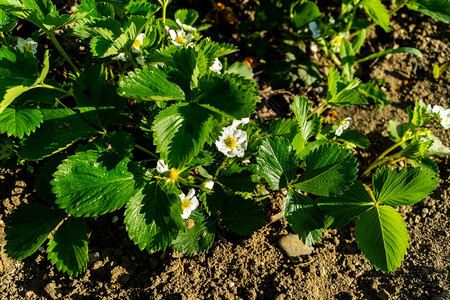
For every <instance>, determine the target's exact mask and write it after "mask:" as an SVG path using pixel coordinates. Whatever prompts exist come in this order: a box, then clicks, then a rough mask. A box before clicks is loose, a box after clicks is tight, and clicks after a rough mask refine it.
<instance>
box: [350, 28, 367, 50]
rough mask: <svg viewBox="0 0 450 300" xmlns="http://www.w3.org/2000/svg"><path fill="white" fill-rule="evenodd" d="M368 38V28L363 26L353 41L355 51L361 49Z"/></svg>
mask: <svg viewBox="0 0 450 300" xmlns="http://www.w3.org/2000/svg"><path fill="white" fill-rule="evenodd" d="M365 40H366V29H365V28H363V29H361V31H360V32H359V34H358V35H357V36H356V38H355V40H354V41H353V45H352V48H353V53H358V52H359V50H360V49H361V46H362V45H363V44H364V41H365Z"/></svg>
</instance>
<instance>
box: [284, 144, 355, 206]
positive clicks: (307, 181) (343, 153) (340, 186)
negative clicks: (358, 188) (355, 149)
mask: <svg viewBox="0 0 450 300" xmlns="http://www.w3.org/2000/svg"><path fill="white" fill-rule="evenodd" d="M305 162H306V167H305V171H304V172H303V174H302V175H301V176H300V177H298V178H297V179H296V180H295V181H294V183H293V186H294V187H295V188H297V189H299V190H301V191H304V192H308V193H312V194H315V195H320V196H325V197H328V196H330V195H340V194H342V193H343V192H344V191H345V190H347V189H348V188H349V187H350V186H351V185H352V184H353V182H354V180H355V179H356V172H357V171H358V169H357V166H358V163H357V162H356V159H355V158H354V157H352V156H351V154H350V152H349V151H348V150H345V149H342V148H340V147H339V146H338V145H336V144H325V145H321V146H319V148H317V149H316V150H314V151H313V152H311V153H309V154H308V156H307V157H306V158H305Z"/></svg>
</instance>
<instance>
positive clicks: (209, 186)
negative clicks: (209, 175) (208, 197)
mask: <svg viewBox="0 0 450 300" xmlns="http://www.w3.org/2000/svg"><path fill="white" fill-rule="evenodd" d="M213 187H214V181H212V180H210V181H207V182H205V188H207V189H208V190H212V188H213Z"/></svg>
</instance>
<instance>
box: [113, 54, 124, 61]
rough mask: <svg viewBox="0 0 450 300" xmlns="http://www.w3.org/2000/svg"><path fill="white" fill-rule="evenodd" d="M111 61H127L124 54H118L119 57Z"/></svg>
mask: <svg viewBox="0 0 450 300" xmlns="http://www.w3.org/2000/svg"><path fill="white" fill-rule="evenodd" d="M112 59H113V60H121V61H126V60H127V57H126V56H125V53H119V55H117V56H114V57H113V58H112Z"/></svg>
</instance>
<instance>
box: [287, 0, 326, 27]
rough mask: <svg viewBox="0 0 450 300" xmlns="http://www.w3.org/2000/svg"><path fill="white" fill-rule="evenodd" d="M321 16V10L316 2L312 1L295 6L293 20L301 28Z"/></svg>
mask: <svg viewBox="0 0 450 300" xmlns="http://www.w3.org/2000/svg"><path fill="white" fill-rule="evenodd" d="M318 17H320V11H319V8H318V7H317V5H316V4H314V3H313V2H311V1H306V3H304V4H301V5H298V6H297V7H295V9H294V12H293V16H292V21H293V22H294V25H295V27H296V28H301V27H303V26H305V25H307V24H309V23H310V22H312V21H314V20H315V19H317V18H318Z"/></svg>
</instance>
